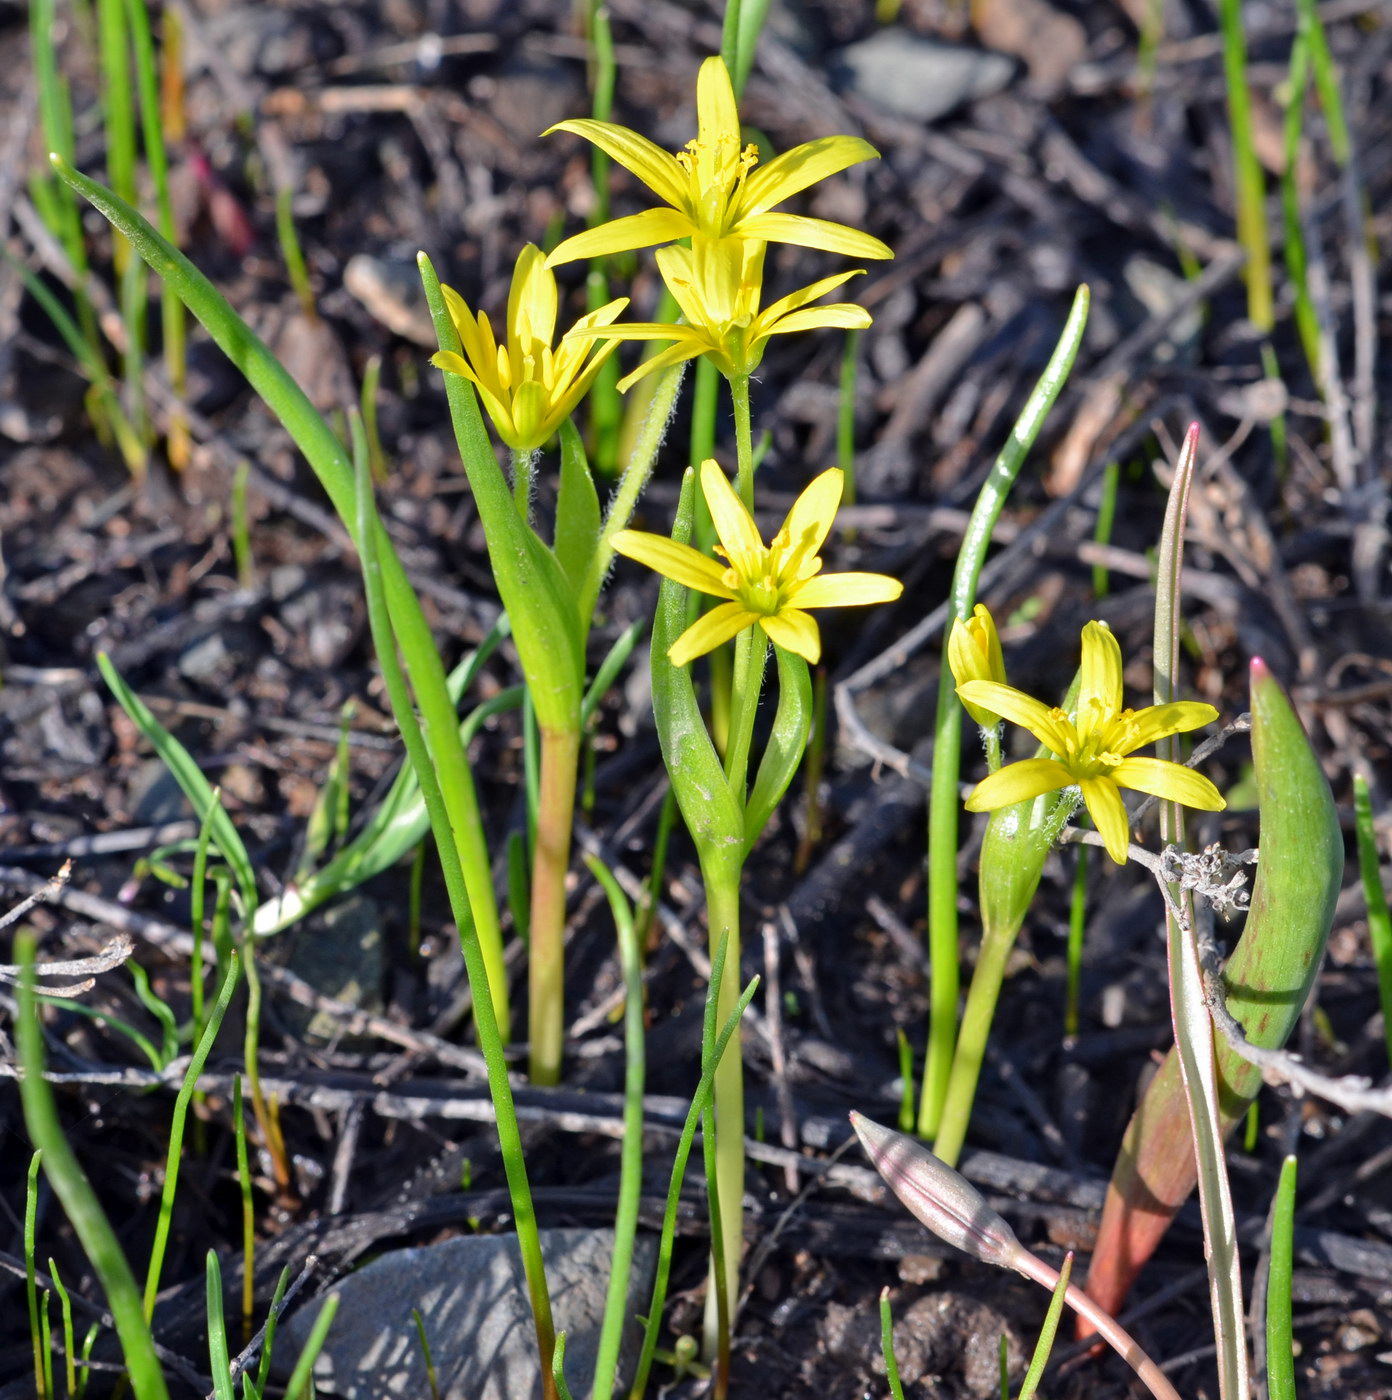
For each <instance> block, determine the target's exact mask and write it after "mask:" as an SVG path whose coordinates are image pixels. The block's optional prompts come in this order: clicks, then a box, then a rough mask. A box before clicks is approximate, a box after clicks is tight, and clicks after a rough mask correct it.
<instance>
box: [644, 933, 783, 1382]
mask: <svg viewBox="0 0 1392 1400" xmlns="http://www.w3.org/2000/svg"><path fill="white" fill-rule="evenodd" d="M723 954H724V947H723V945H722V947H721V948H720V949H719V950H717V952H716V956H715V959H714V961H713V963H712V967H711V980H712V982H714V983H715V984H716V985H719V982H720V980H721V976H722V973H723V971H724V957H723ZM758 986H759V979H758V978H757V977H754V978H751V979H750V982H749V985H748V986H747V987H746V988H745V989H744V992H743V993H742V994H741V996H740V998H739V1001H738V1002H737V1003H736V1005H735V1009H734V1011H733V1012H732V1013H731V1015H730V1016H729V1017H728V1019H727V1020H726V1022H725V1024H724V1025H723V1026H722V1027H721V1028H720V1034H719V1035H718V1036H717V1037H716V1040H715V1045H714V1048H713V1050H712V1052H711V1054H710V1055H709V1056H708V1057H707V1058H706V1061H705V1062H704V1063H703V1065H702V1068H701V1080H700V1083H698V1084H697V1086H696V1092H695V1094H694V1095H693V1096H692V1099H691V1107H690V1109H689V1110H688V1111H687V1115H686V1123H685V1125H684V1126H683V1128H682V1135H681V1138H680V1139H679V1140H678V1142H677V1152H676V1157H675V1159H674V1160H673V1162H672V1177H671V1182H670V1184H669V1185H668V1188H667V1208H666V1210H665V1212H664V1213H663V1216H662V1236H661V1239H660V1240H659V1242H658V1250H657V1274H656V1277H655V1279H654V1282H653V1294H652V1302H651V1304H650V1305H649V1307H648V1319H647V1325H646V1327H645V1329H644V1333H643V1349H642V1352H641V1353H640V1354H639V1357H638V1367H637V1370H636V1371H635V1373H634V1380H633V1385H632V1386H631V1387H630V1389H629V1396H630V1400H641V1397H642V1396H643V1394H644V1393H645V1392H646V1390H647V1386H648V1373H649V1372H650V1371H651V1370H652V1363H653V1352H654V1351H655V1350H656V1347H657V1334H658V1331H659V1330H660V1328H661V1326H662V1309H663V1306H664V1304H665V1303H666V1299H667V1280H668V1276H669V1274H670V1272H671V1267H672V1241H673V1239H674V1238H675V1236H676V1232H677V1208H678V1206H679V1205H680V1204H681V1188H682V1180H683V1178H684V1177H685V1176H686V1164H687V1160H688V1158H689V1157H690V1156H691V1145H692V1143H693V1142H694V1141H695V1138H696V1129H697V1126H698V1125H699V1123H700V1121H701V1118H702V1115H703V1114H704V1113H705V1112H706V1110H707V1109H708V1108H709V1107H710V1104H711V1100H712V1095H713V1091H714V1086H715V1072H716V1070H717V1068H718V1067H719V1065H720V1061H721V1059H722V1058H723V1056H724V1054H725V1050H726V1047H727V1046H728V1045H729V1043H730V1037H731V1036H733V1035H734V1033H735V1031H736V1029H737V1028H738V1026H739V1023H740V1018H741V1017H742V1016H743V1015H744V1011H745V1008H746V1007H747V1006H748V1005H749V1003H750V1002H751V1001H752V1000H753V998H754V993H755V991H757V990H758Z"/></svg>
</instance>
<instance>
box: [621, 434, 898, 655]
mask: <svg viewBox="0 0 1392 1400" xmlns="http://www.w3.org/2000/svg"><path fill="white" fill-rule="evenodd" d="M841 479H842V473H841V471H840V470H839V469H838V468H836V467H832V468H830V469H829V470H827V471H824V472H823V473H822V474H821V475H820V476H819V477H817V478H816V480H815V481H813V482H812V484H811V485H810V486H808V488H807V489H806V490H805V491H804V492H803V493H802V495H800V496H799V497H798V498H797V500H796V501H794V502H793V508H792V509H791V510H790V511H789V512H788V515H787V519H785V520H784V522H783V525H782V528H781V529H780V530H779V531H778V533H777V534H776V535H775V536H774V537H773V543H772V544H769V545H767V546H766V545H765V544H764V542H763V540H762V538H761V537H760V535H759V529H758V526H757V525H755V523H754V520H753V518H752V517H751V516H750V514H749V512H748V511H747V510H746V509H745V507H744V503H743V502H742V501H741V500H740V498H739V497H738V496H737V495H736V494H735V490H734V488H733V487H732V486H731V485H730V483H729V481H728V480H726V477H725V473H724V472H722V471H721V470H720V467H719V465H718V464H717V463H716V462H715V461H713V460H710V459H707V460H706V461H704V462H702V463H701V490H702V492H703V494H704V495H705V498H706V504H707V505H708V506H709V507H710V513H711V519H712V521H714V523H715V531H716V534H717V535H719V536H720V545H719V546H718V547H717V551H716V552H717V553H718V554H720V555H722V556H723V557H724V559H725V560H726V563H725V564H724V565H722V564H720V563H718V562H717V561H716V560H714V559H710V558H708V557H707V556H706V555H704V554H702V553H700V552H699V551H698V550H695V549H692V548H691V546H690V545H686V544H679V543H678V542H677V541H676V540H670V539H668V538H667V537H666V536H664V535H650V534H646V533H644V532H643V531H641V530H620V531H619V532H618V533H617V534H616V535H615V536H614V539H613V544H614V548H615V549H616V550H617V551H618V552H619V553H620V554H624V555H627V556H628V557H629V558H630V559H636V560H638V562H639V563H640V564H646V565H647V566H648V567H649V568H650V569H655V570H656V571H657V572H658V573H660V574H663V575H665V576H666V577H667V578H670V579H675V580H676V581H677V582H678V583H682V584H685V585H686V586H687V587H688V588H694V589H696V590H697V591H698V592H701V593H708V594H710V595H711V596H712V597H714V598H723V599H725V601H724V602H722V603H721V604H720V606H719V607H717V608H712V609H711V611H710V612H708V613H707V614H706V615H705V616H704V617H702V618H701V619H700V620H699V621H698V622H696V623H693V624H692V626H690V627H688V628H687V629H686V631H685V632H683V633H682V634H681V636H680V637H678V638H677V640H676V641H675V642H674V643H673V644H672V648H671V650H670V651H669V652H668V653H667V655H668V659H669V660H670V661H671V662H672V664H673V665H674V666H685V665H686V664H687V663H688V662H690V661H694V660H695V659H696V657H698V656H703V655H704V654H705V653H706V652H708V651H714V650H715V648H716V647H718V646H720V645H721V644H722V643H724V642H728V641H729V640H730V639H731V638H732V637H734V636H735V635H736V634H738V633H740V632H743V631H744V629H745V628H746V627H751V626H754V625H755V624H757V625H758V626H759V627H762V628H763V630H764V632H765V633H766V634H767V636H768V637H769V640H770V641H772V642H774V643H776V644H777V645H778V646H781V647H783V648H784V649H785V650H787V651H791V652H796V653H797V655H798V656H801V657H802V658H803V659H804V660H805V661H808V662H810V663H813V664H815V663H816V662H817V661H818V660H819V659H820V658H821V654H822V638H821V633H820V632H819V631H818V630H817V624H816V622H815V621H813V619H812V618H811V617H810V616H808V614H807V613H806V612H805V611H804V609H806V608H838V607H848V606H855V605H859V604H864V603H891V602H893V601H894V599H896V598H897V597H898V596H899V595H900V594H901V593H902V592H903V591H904V585H903V584H901V583H900V582H899V581H898V579H892V578H889V577H888V576H887V575H885V574H861V573H850V574H822V573H821V567H822V561H821V558H820V557H819V556H818V554H817V551H818V550H819V549H820V548H821V547H822V543H823V541H824V540H825V539H826V537H827V535H828V533H829V532H830V530H831V526H832V523H833V521H834V520H835V519H836V511H837V508H838V507H839V506H840V504H841Z"/></svg>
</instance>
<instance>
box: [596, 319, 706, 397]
mask: <svg viewBox="0 0 1392 1400" xmlns="http://www.w3.org/2000/svg"><path fill="white" fill-rule="evenodd" d="M668 329H669V330H670V329H671V327H668ZM656 338H659V339H666V337H665V336H664V337H656ZM640 339H641V337H640ZM704 349H705V346H704V345H701V344H698V343H696V342H695V341H692V340H679V341H678V343H677V344H675V345H672V346H669V347H668V348H667V349H666V350H662V351H659V352H658V353H657V354H656V355H654V356H652V357H651V359H647V360H644V361H643V363H642V364H641V365H639V366H638V368H637V369H635V370H634V371H633V373H632V374H626V375H624V377H623V378H622V379H620V380H619V383H618V390H619V393H621V394H626V393H628V391H629V390H630V389H631V388H632V387H633V386H634V385H635V384H636V383H637V382H638V381H639V380H640V379H646V378H647V376H648V375H650V374H656V373H657V371H658V370H660V369H666V368H667V367H668V366H669V365H679V364H681V362H682V361H683V360H694V359H695V358H696V356H697V355H699V354H701V353H702V351H703V350H704Z"/></svg>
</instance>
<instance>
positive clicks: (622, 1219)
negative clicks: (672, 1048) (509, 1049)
mask: <svg viewBox="0 0 1392 1400" xmlns="http://www.w3.org/2000/svg"><path fill="white" fill-rule="evenodd" d="M585 864H586V865H587V866H588V867H589V870H590V874H592V875H593V876H594V877H595V879H596V880H598V881H599V883H600V885H601V887H602V888H603V890H604V894H605V897H606V898H607V899H608V901H609V909H610V912H611V913H612V914H613V917H614V928H615V931H616V932H617V935H618V942H619V964H620V967H621V968H622V970H623V979H624V1135H623V1150H622V1154H621V1158H620V1168H619V1206H618V1210H617V1212H616V1214H615V1216H614V1255H613V1265H612V1268H611V1270H610V1274H609V1292H608V1296H607V1297H606V1299H605V1303H604V1322H603V1324H602V1326H601V1329H600V1336H599V1350H598V1353H597V1354H596V1358H595V1373H594V1386H593V1388H592V1390H591V1395H592V1396H593V1397H594V1400H610V1397H611V1396H612V1395H613V1393H614V1377H615V1374H616V1372H617V1370H618V1364H619V1348H620V1345H621V1344H622V1341H623V1329H624V1323H625V1322H626V1320H627V1318H626V1313H627V1311H628V1281H629V1276H630V1271H631V1268H632V1264H633V1241H634V1238H635V1236H636V1234H637V1230H638V1204H639V1197H640V1195H641V1193H642V1187H643V1086H644V1082H645V1078H646V1075H647V1051H646V1041H645V1031H644V1025H643V1009H644V1008H643V950H642V948H641V947H640V946H639V944H638V934H637V931H636V930H635V928H634V926H633V908H632V906H631V905H630V904H629V902H628V900H627V899H626V898H625V896H624V892H623V890H621V889H620V888H619V882H618V881H617V880H616V879H615V878H614V876H613V874H612V872H611V871H610V870H609V868H608V866H606V865H605V864H604V863H603V861H601V860H599V859H598V858H597V857H595V856H592V855H587V856H586V857H585ZM557 1341H558V1346H557V1351H559V1350H560V1348H559V1338H558V1339H557Z"/></svg>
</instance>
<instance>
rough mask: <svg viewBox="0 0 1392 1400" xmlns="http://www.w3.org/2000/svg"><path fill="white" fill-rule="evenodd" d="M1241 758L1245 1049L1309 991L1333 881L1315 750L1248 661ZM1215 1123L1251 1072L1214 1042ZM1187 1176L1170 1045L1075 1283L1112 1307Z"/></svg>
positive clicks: (1237, 998)
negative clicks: (1248, 700)
mask: <svg viewBox="0 0 1392 1400" xmlns="http://www.w3.org/2000/svg"><path fill="white" fill-rule="evenodd" d="M1252 757H1253V760H1254V766H1255V769H1256V781H1257V794H1258V806H1259V808H1260V813H1261V863H1260V865H1259V866H1258V869H1257V878H1256V884H1255V887H1254V889H1253V892H1252V908H1251V912H1250V913H1249V914H1248V915H1247V927H1246V928H1245V929H1244V930H1243V934H1242V937H1241V939H1240V940H1239V941H1238V944H1237V947H1236V949H1235V950H1234V952H1233V955H1232V957H1231V958H1230V959H1229V960H1228V965H1227V967H1226V969H1225V970H1224V974H1223V984H1224V990H1225V995H1226V999H1227V1005H1228V1010H1229V1011H1231V1012H1232V1014H1233V1015H1234V1016H1235V1017H1236V1018H1237V1020H1238V1022H1239V1023H1240V1024H1241V1025H1242V1027H1243V1031H1244V1033H1245V1034H1246V1037H1247V1039H1248V1040H1249V1041H1251V1042H1252V1044H1253V1045H1258V1046H1261V1047H1263V1048H1264V1049H1279V1048H1280V1047H1281V1046H1282V1045H1284V1044H1285V1043H1286V1041H1287V1040H1288V1039H1289V1038H1290V1034H1291V1032H1292V1031H1293V1030H1294V1029H1295V1027H1296V1024H1297V1022H1298V1021H1299V1019H1300V1013H1301V1010H1302V1008H1303V1007H1304V1005H1305V1000H1306V998H1307V997H1308V996H1309V994H1310V988H1311V986H1312V985H1313V983H1314V979H1315V974H1316V972H1317V971H1318V969H1319V965H1320V960H1321V958H1322V957H1323V955H1324V945H1325V940H1326V939H1327V938H1328V936H1329V928H1330V925H1331V924H1332V923H1333V920H1334V905H1335V901H1336V900H1337V898H1338V895H1339V885H1340V883H1341V881H1342V879H1343V869H1344V842H1343V834H1342V832H1341V831H1340V829H1339V816H1338V812H1337V810H1336V808H1335V806H1334V798H1333V795H1332V794H1331V793H1330V791H1329V783H1328V781H1327V780H1326V778H1325V776H1324V770H1323V768H1322V767H1321V766H1320V761H1319V758H1318V756H1317V755H1316V754H1315V751H1314V749H1313V748H1312V747H1311V745H1310V741H1309V739H1308V738H1307V736H1306V734H1305V730H1304V728H1303V727H1302V726H1301V723H1300V719H1299V717H1298V716H1297V715H1296V713H1295V710H1294V709H1293V708H1292V706H1291V703H1290V701H1289V699H1287V697H1286V694H1285V692H1284V691H1283V690H1282V689H1281V687H1280V685H1279V684H1278V683H1277V682H1276V680H1275V678H1274V677H1273V676H1272V675H1271V672H1270V671H1269V670H1267V668H1266V666H1265V664H1264V663H1263V662H1261V661H1259V660H1254V661H1253V662H1252ZM1216 1050H1217V1062H1218V1095H1219V1098H1218V1102H1219V1111H1220V1119H1221V1122H1222V1127H1223V1131H1224V1132H1225V1133H1227V1132H1230V1131H1231V1130H1232V1128H1233V1126H1234V1125H1235V1124H1236V1123H1237V1122H1238V1121H1239V1120H1240V1119H1241V1118H1242V1117H1243V1116H1244V1115H1245V1113H1246V1112H1247V1107H1248V1105H1249V1104H1250V1103H1251V1102H1252V1100H1253V1099H1254V1098H1255V1097H1256V1093H1257V1090H1258V1089H1259V1088H1260V1087H1261V1082H1262V1079H1261V1071H1260V1070H1259V1069H1257V1067H1256V1066H1255V1065H1251V1064H1248V1062H1247V1061H1246V1060H1244V1059H1242V1058H1241V1057H1240V1056H1239V1055H1238V1054H1237V1052H1236V1051H1234V1050H1232V1049H1230V1048H1229V1046H1228V1044H1227V1042H1226V1041H1223V1040H1221V1039H1220V1040H1218V1042H1217V1046H1216ZM1195 1180H1196V1175H1195V1163H1194V1150H1193V1145H1192V1141H1191V1139H1190V1136H1189V1110H1188V1107H1187V1106H1186V1104H1185V1100H1184V1092H1183V1085H1182V1084H1181V1081H1180V1072H1179V1062H1178V1059H1177V1057H1176V1055H1175V1052H1174V1051H1173V1050H1171V1051H1170V1053H1169V1055H1168V1056H1166V1058H1165V1062H1164V1064H1163V1065H1162V1066H1161V1067H1160V1070H1159V1072H1158V1073H1157V1074H1156V1076H1155V1078H1154V1079H1153V1080H1152V1081H1151V1083H1150V1087H1149V1088H1148V1089H1147V1090H1146V1093H1145V1097H1144V1098H1143V1099H1142V1100H1141V1103H1140V1105H1139V1106H1138V1107H1137V1109H1136V1112H1135V1113H1134V1114H1133V1115H1132V1118H1131V1122H1130V1124H1129V1125H1128V1127H1127V1129H1126V1135H1125V1137H1124V1138H1123V1139H1122V1144H1121V1150H1120V1152H1119V1153H1118V1155H1117V1161H1116V1166H1115V1167H1114V1168H1113V1170H1112V1180H1111V1184H1110V1186H1109V1187H1108V1188H1107V1200H1106V1204H1105V1205H1104V1207H1103V1211H1102V1223H1101V1225H1100V1227H1099V1230H1098V1237H1097V1247H1096V1249H1095V1251H1094V1253H1093V1262H1092V1268H1091V1270H1090V1271H1089V1274H1088V1284H1087V1291H1088V1292H1089V1293H1090V1294H1091V1295H1092V1297H1093V1298H1095V1299H1096V1300H1097V1301H1098V1302H1099V1303H1100V1304H1102V1306H1103V1307H1104V1308H1105V1309H1106V1310H1107V1311H1108V1312H1111V1313H1116V1312H1118V1311H1120V1309H1121V1306H1122V1303H1123V1302H1124V1300H1125V1298H1126V1294H1127V1292H1128V1290H1129V1289H1130V1287H1131V1283H1132V1280H1133V1279H1134V1278H1135V1276H1136V1274H1137V1273H1138V1272H1139V1271H1140V1268H1141V1265H1142V1264H1144V1263H1145V1261H1146V1260H1147V1259H1148V1258H1149V1257H1150V1255H1151V1254H1152V1253H1153V1252H1154V1249H1155V1246H1156V1245H1157V1244H1158V1243H1159V1242H1160V1239H1161V1237H1162V1236H1163V1235H1164V1233H1165V1230H1166V1229H1167V1228H1168V1226H1169V1223H1170V1220H1171V1219H1172V1218H1173V1216H1174V1214H1175V1212H1176V1211H1177V1210H1178V1209H1179V1208H1180V1206H1181V1205H1183V1204H1184V1202H1185V1200H1186V1199H1187V1197H1188V1195H1189V1193H1190V1191H1192V1190H1193V1188H1194V1183H1195Z"/></svg>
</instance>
